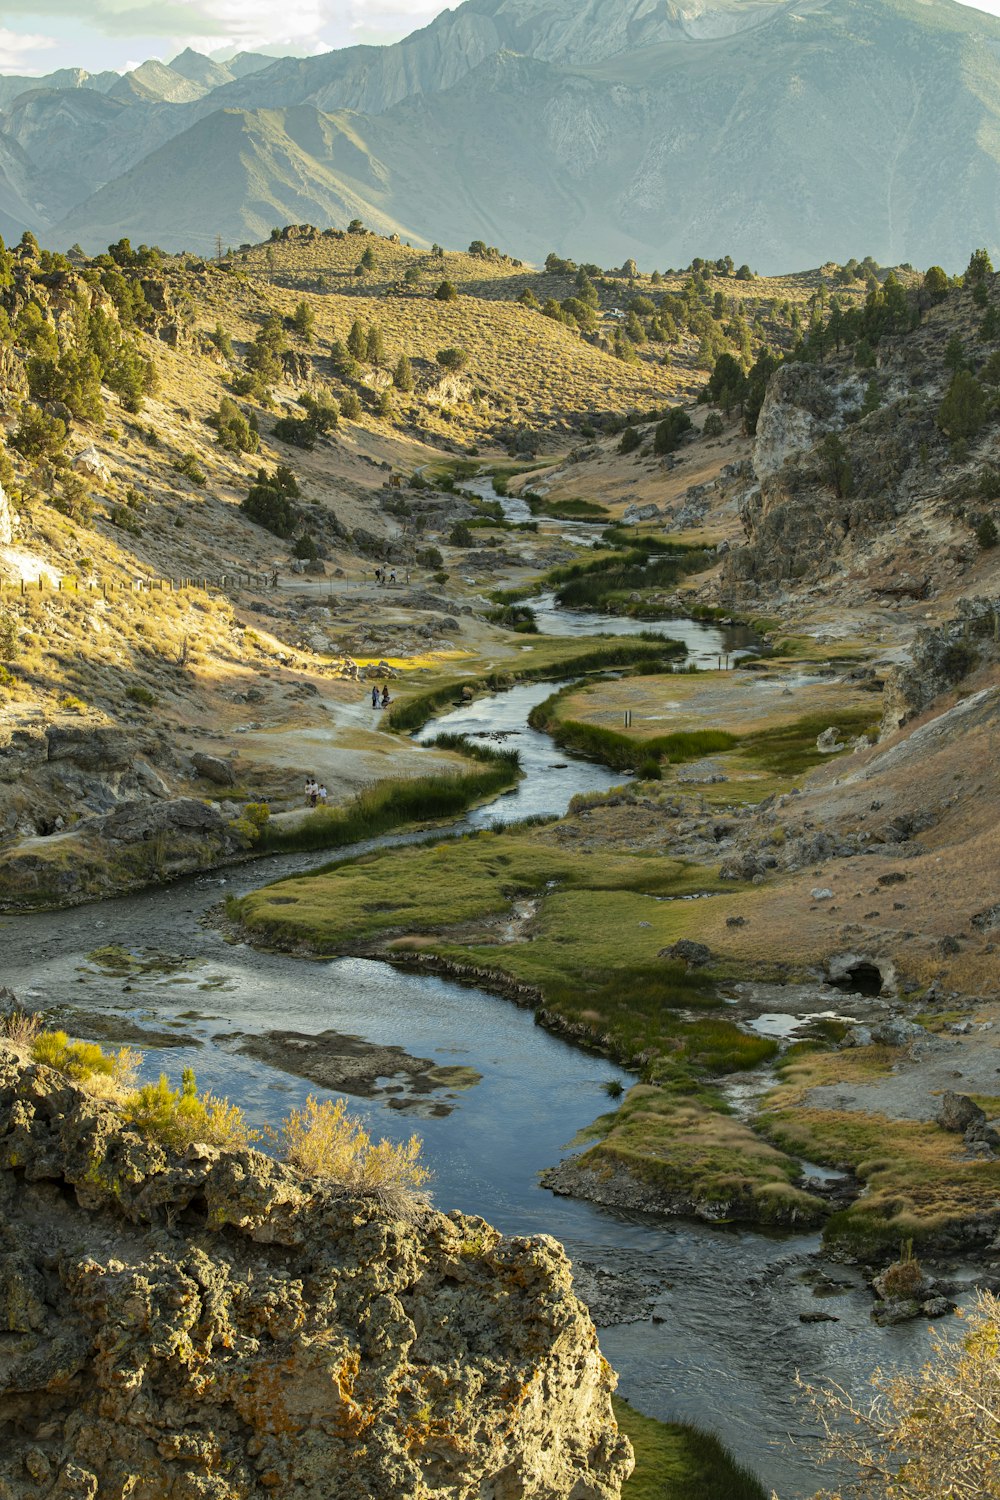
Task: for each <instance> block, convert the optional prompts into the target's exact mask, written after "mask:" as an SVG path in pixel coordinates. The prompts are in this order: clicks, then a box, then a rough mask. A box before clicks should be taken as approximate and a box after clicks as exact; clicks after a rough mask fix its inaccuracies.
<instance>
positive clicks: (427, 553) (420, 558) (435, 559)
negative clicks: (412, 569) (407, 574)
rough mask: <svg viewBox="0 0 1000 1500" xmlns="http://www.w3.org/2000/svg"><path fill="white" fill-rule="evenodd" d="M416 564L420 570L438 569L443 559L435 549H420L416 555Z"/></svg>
mask: <svg viewBox="0 0 1000 1500" xmlns="http://www.w3.org/2000/svg"><path fill="white" fill-rule="evenodd" d="M417 562H418V563H419V565H420V567H422V568H439V567H440V566H441V564H442V563H443V562H444V558H443V557H442V556H441V553H440V552H439V551H438V549H437V548H436V547H422V548H421V550H420V551H419V552H418V553H417Z"/></svg>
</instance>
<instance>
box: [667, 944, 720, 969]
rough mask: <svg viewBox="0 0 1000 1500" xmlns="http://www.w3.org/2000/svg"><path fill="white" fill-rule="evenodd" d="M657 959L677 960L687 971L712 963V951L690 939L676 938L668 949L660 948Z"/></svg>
mask: <svg viewBox="0 0 1000 1500" xmlns="http://www.w3.org/2000/svg"><path fill="white" fill-rule="evenodd" d="M657 958H677V959H680V961H681V963H685V964H687V966H688V968H689V969H701V968H704V966H705V965H706V964H708V963H711V961H712V950H711V949H710V948H706V946H705V944H704V943H695V942H693V941H692V940H691V939H690V938H678V940H677V942H676V943H671V944H670V947H669V948H661V949H660V951H659V953H658V954H657Z"/></svg>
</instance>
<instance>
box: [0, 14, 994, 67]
mask: <svg viewBox="0 0 1000 1500" xmlns="http://www.w3.org/2000/svg"><path fill="white" fill-rule="evenodd" d="M455 3H456V4H457V3H458V0H455ZM997 3H998V5H1000V0H997ZM445 9H447V6H445V5H444V4H442V3H441V0H0V73H28V74H39V73H50V72H52V71H53V70H54V69H56V68H86V70H87V71H88V72H89V73H100V72H103V71H104V70H105V69H109V68H114V69H116V70H117V71H118V72H123V71H125V70H126V69H128V68H130V67H135V66H136V64H137V63H139V62H143V61H144V60H145V59H146V58H150V57H157V58H160V59H161V60H162V61H167V60H169V59H170V58H171V57H175V56H176V55H177V53H178V52H183V50H184V48H185V47H194V48H195V50H196V51H198V52H205V53H208V54H210V55H211V54H215V53H219V52H229V53H232V52H234V51H235V52H241V51H256V50H266V51H269V52H271V51H273V52H276V53H283V52H287V53H293V54H295V55H296V56H302V57H305V56H309V55H311V54H313V53H317V52H329V51H330V50H331V49H332V48H334V47H350V46H353V45H355V44H356V43H358V42H394V41H398V39H399V38H400V37H402V36H406V35H407V34H408V33H409V32H411V31H415V30H416V29H417V27H419V26H425V25H426V24H427V22H428V21H430V20H432V19H433V17H434V16H436V15H437V14H438V13H439V12H440V11H442V10H445Z"/></svg>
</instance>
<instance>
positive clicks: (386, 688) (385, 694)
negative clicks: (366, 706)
mask: <svg viewBox="0 0 1000 1500" xmlns="http://www.w3.org/2000/svg"><path fill="white" fill-rule="evenodd" d="M391 702H392V699H391V698H390V697H389V684H388V683H386V684H385V686H384V687H383V689H382V707H383V708H388V707H389V704H390V703H391Z"/></svg>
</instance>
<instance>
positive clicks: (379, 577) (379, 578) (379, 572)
mask: <svg viewBox="0 0 1000 1500" xmlns="http://www.w3.org/2000/svg"><path fill="white" fill-rule="evenodd" d="M375 582H376V583H381V582H382V569H381V568H376V569H375Z"/></svg>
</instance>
